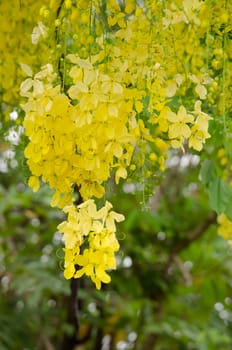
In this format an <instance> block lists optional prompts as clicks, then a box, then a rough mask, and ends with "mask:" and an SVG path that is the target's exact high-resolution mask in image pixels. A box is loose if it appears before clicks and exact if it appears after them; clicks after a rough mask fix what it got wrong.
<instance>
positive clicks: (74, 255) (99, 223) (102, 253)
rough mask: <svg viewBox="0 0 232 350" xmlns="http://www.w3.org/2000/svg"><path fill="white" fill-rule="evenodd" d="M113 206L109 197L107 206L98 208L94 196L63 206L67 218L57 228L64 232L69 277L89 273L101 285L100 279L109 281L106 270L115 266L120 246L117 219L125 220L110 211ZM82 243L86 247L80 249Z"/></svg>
mask: <svg viewBox="0 0 232 350" xmlns="http://www.w3.org/2000/svg"><path fill="white" fill-rule="evenodd" d="M111 208H112V204H111V203H110V202H108V201H106V203H105V206H103V207H102V208H101V209H100V210H97V209H96V204H95V203H94V200H93V199H89V200H87V201H85V202H84V203H82V204H80V205H78V206H77V207H76V206H74V205H71V206H67V207H65V208H64V212H65V213H68V219H67V221H64V222H62V223H61V224H60V225H59V226H58V229H59V231H60V232H62V233H64V234H63V240H64V242H65V249H64V251H65V265H64V267H65V270H64V276H65V277H66V278H71V277H75V278H76V277H81V276H82V275H83V274H86V275H87V276H90V278H91V279H92V281H93V282H94V283H95V284H96V287H97V288H98V289H99V288H100V287H101V282H104V283H109V282H110V276H109V275H108V274H107V273H106V270H108V269H115V268H116V261H115V256H114V253H115V252H116V251H117V250H118V249H119V244H118V241H117V239H116V237H115V232H116V226H115V221H117V222H120V221H122V220H124V216H123V215H121V214H118V213H116V212H114V211H111ZM83 244H84V251H83V252H81V251H80V247H81V246H82V245H83ZM86 245H87V247H86ZM76 265H78V268H77V267H76Z"/></svg>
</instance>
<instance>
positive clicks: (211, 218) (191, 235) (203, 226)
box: [164, 212, 217, 276]
mask: <svg viewBox="0 0 232 350" xmlns="http://www.w3.org/2000/svg"><path fill="white" fill-rule="evenodd" d="M216 219H217V214H216V213H215V212H211V213H210V214H209V215H208V217H207V218H206V219H205V220H204V221H203V222H201V223H200V224H199V225H198V226H196V227H195V228H194V229H193V230H192V231H190V232H188V233H187V234H186V238H184V239H182V240H181V241H180V242H178V243H177V244H176V245H175V246H174V247H173V249H172V251H171V253H170V255H169V259H168V261H167V264H166V266H165V268H164V274H165V276H167V275H168V270H169V268H170V266H171V264H172V263H173V261H174V260H175V258H176V255H177V254H178V253H180V252H181V251H182V250H184V249H185V248H187V247H188V246H189V245H190V244H191V243H192V242H194V241H196V240H197V239H198V238H200V237H201V236H202V235H203V234H204V233H205V232H206V230H207V229H208V228H209V226H211V225H213V224H214V223H216Z"/></svg>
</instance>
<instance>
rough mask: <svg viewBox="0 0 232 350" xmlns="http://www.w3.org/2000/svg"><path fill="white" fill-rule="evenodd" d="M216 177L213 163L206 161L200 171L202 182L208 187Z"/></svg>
mask: <svg viewBox="0 0 232 350" xmlns="http://www.w3.org/2000/svg"><path fill="white" fill-rule="evenodd" d="M215 176H216V173H215V168H214V165H213V162H212V161H211V160H209V159H205V160H204V162H203V164H202V166H201V170H200V179H201V182H202V183H203V184H204V185H205V186H207V185H208V184H209V183H210V182H211V181H212V180H213V179H214V178H215Z"/></svg>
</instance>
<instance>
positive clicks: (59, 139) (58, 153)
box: [21, 0, 212, 288]
mask: <svg viewBox="0 0 232 350" xmlns="http://www.w3.org/2000/svg"><path fill="white" fill-rule="evenodd" d="M124 5H125V6H124ZM124 5H123V4H119V3H118V2H117V1H113V0H111V1H109V2H107V4H106V6H105V7H104V6H102V2H101V1H97V0H94V1H86V2H85V4H84V3H83V2H81V1H80V2H75V1H73V2H71V1H65V2H62V3H61V7H58V8H57V6H56V2H55V1H51V2H50V4H49V5H44V6H43V7H42V8H41V10H40V16H41V20H39V21H38V24H37V25H36V26H35V27H34V29H33V31H32V42H33V44H35V45H36V44H39V45H40V44H46V40H47V37H50V35H51V33H52V32H53V34H54V36H55V38H56V46H55V48H53V49H51V47H52V41H51V40H50V41H49V44H47V47H48V51H49V54H50V57H53V60H52V62H50V63H48V64H45V65H44V66H43V67H42V69H41V70H40V71H39V72H38V73H36V74H33V73H32V70H31V68H30V67H29V66H28V65H26V64H24V65H21V68H22V69H23V71H24V73H25V74H26V75H27V78H26V80H25V81H24V82H22V84H21V96H23V97H24V98H26V102H25V103H24V105H23V109H24V111H25V118H24V123H23V125H24V128H25V133H26V135H27V137H28V140H29V143H28V145H27V147H26V149H25V156H26V158H27V163H28V166H29V168H30V171H31V173H32V176H31V177H30V178H29V185H30V186H31V187H32V189H33V190H34V191H37V190H38V188H39V186H40V182H41V180H42V181H43V182H45V183H48V184H49V187H50V188H52V189H54V191H55V192H54V195H53V197H52V201H51V205H53V206H58V207H59V208H61V209H62V210H63V211H64V212H65V213H66V214H67V216H68V217H67V221H64V222H63V223H61V224H60V225H59V231H60V232H62V233H63V241H64V244H65V248H64V251H65V263H64V268H65V272H64V274H65V277H66V278H72V277H74V278H78V277H81V276H82V275H83V274H86V275H88V276H90V278H91V279H92V281H93V282H94V283H95V284H96V286H97V288H100V286H101V282H104V283H108V282H109V281H110V277H109V275H108V274H107V273H106V270H107V269H113V268H115V258H114V253H115V252H116V251H117V250H118V248H119V244H118V242H117V239H116V234H115V233H116V228H115V224H114V221H117V222H119V221H122V220H123V216H122V215H120V214H117V213H115V212H113V211H111V208H112V206H111V204H110V203H109V202H106V203H105V205H104V206H103V207H102V208H100V209H99V210H97V207H96V204H95V200H96V198H99V199H101V198H102V197H103V196H104V195H105V183H106V182H107V181H108V180H109V179H110V178H111V175H112V174H114V178H115V182H116V184H118V183H119V181H120V179H124V180H125V179H126V178H127V177H128V174H129V171H128V170H129V169H130V170H132V169H133V171H134V170H135V169H136V167H137V168H138V170H140V169H142V170H144V169H145V167H146V166H147V167H148V169H151V171H150V170H149V172H150V173H151V172H152V171H154V169H155V170H156V171H157V172H158V171H162V170H164V164H165V159H166V157H167V152H168V150H169V149H170V148H174V149H178V148H180V149H182V150H183V151H184V146H185V144H188V146H189V148H193V149H194V150H196V151H201V150H202V147H203V145H204V143H205V141H206V140H207V139H208V138H209V137H210V135H209V133H208V122H209V120H210V119H211V118H210V117H209V116H208V115H207V114H206V113H204V112H203V111H202V110H201V105H202V101H205V99H206V97H207V87H206V86H207V85H209V84H211V83H212V81H211V80H210V79H209V78H208V76H207V72H206V71H205V70H200V69H199V67H200V63H199V60H197V59H196V58H195V54H194V51H193V50H190V47H189V46H188V45H187V39H189V37H191V38H194V40H196V42H197V43H198V44H199V43H200V39H201V37H196V31H195V29H196V28H198V29H199V28H200V26H201V23H199V21H198V16H199V15H201V10H202V6H204V5H203V4H201V3H200V2H199V1H196V3H195V5H194V6H193V7H191V8H189V7H188V2H183V8H182V9H179V7H178V6H174V7H173V6H171V8H169V6H167V8H166V9H165V11H164V8H163V7H164V3H162V2H158V1H157V2H154V1H145V5H144V6H143V7H141V6H139V4H137V2H136V1H134V0H129V1H127V2H125V4H124ZM55 8H56V11H54V9H55ZM77 19H78V20H77ZM189 20H190V22H191V25H188V24H189V22H188V21H189ZM183 27H186V30H187V32H188V35H187V36H186V35H185V34H184V33H185V31H183ZM174 28H175V29H176V32H175V31H174V30H173V29H174ZM190 34H191V35H190ZM201 35H202V36H204V35H205V31H203V32H202V34H201ZM180 42H181V43H182V44H181V46H180ZM183 42H186V46H185V45H183ZM199 45H200V44H199ZM177 48H178V50H180V53H181V55H183V56H186V57H188V61H189V65H188V66H184V65H182V63H181V64H180V63H179V60H178V57H177V51H176V50H177ZM205 54H206V53H205V52H203V53H202V56H204V55H205ZM55 67H56V68H55ZM54 72H56V73H54ZM186 91H191V92H192V94H193V96H194V99H193V100H194V101H192V100H191V101H190V102H189V101H188V100H186V101H185V100H184V99H183V96H184V95H185V94H186ZM193 106H194V108H193ZM146 154H148V155H149V156H148V157H146ZM135 164H136V166H135ZM147 164H148V165H147ZM149 172H147V174H148V173H149ZM77 191H78V193H79V196H80V197H79V199H80V198H81V199H82V200H83V203H82V204H80V205H78V206H77V205H75V203H76V192H77Z"/></svg>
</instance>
